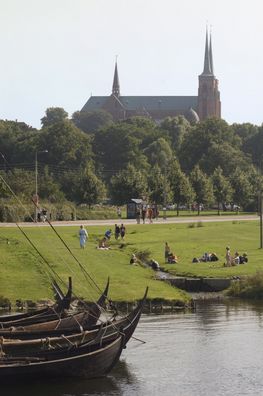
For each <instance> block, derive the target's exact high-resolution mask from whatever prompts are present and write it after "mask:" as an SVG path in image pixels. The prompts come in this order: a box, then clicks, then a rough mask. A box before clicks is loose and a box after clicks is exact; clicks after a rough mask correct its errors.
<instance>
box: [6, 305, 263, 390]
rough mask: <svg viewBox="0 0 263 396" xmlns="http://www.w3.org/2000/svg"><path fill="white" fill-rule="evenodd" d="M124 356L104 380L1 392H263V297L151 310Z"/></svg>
mask: <svg viewBox="0 0 263 396" xmlns="http://www.w3.org/2000/svg"><path fill="white" fill-rule="evenodd" d="M135 336H136V337H138V338H140V339H143V340H145V341H146V344H140V343H139V342H138V341H135V340H131V341H130V342H129V344H128V347H127V349H126V350H124V351H123V354H122V357H121V361H120V362H119V364H118V365H117V367H116V368H115V369H114V370H113V371H112V372H111V374H110V375H109V376H108V377H106V378H101V379H99V380H92V381H90V380H88V381H85V380H79V379H66V380H63V381H61V380H46V381H45V383H41V384H39V383H38V382H37V381H36V382H30V383H26V384H23V385H19V387H18V386H15V385H13V384H12V385H11V384H10V385H9V386H5V387H4V388H3V386H2V387H1V396H88V395H99V396H105V395H110V396H113V395H114V396H115V395H116V396H117V395H118V396H119V395H121V396H122V395H123V396H133V395H134V396H135V395H136V396H137V395H139V396H140V395H142V396H144V395H161V396H170V395H176V396H203V395H204V396H211V395H216V396H217V395H218V396H221V395H222V396H228V395H231V396H235V395H251V396H257V395H258V396H259V395H260V396H262V395H263V376H262V362H263V302H262V303H257V304H252V303H247V302H239V301H227V302H225V303H222V302H218V303H215V302H213V303H207V302H206V303H199V304H198V305H197V310H196V312H194V313H192V312H186V313H178V314H172V315H159V316H156V315H153V316H151V315H149V316H144V317H143V318H142V319H141V322H140V324H139V326H138V329H137V331H136V334H135Z"/></svg>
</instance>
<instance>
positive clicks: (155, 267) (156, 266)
mask: <svg viewBox="0 0 263 396" xmlns="http://www.w3.org/2000/svg"><path fill="white" fill-rule="evenodd" d="M150 266H151V267H152V269H153V270H154V271H160V264H159V263H158V261H156V260H153V259H152V260H151V261H150Z"/></svg>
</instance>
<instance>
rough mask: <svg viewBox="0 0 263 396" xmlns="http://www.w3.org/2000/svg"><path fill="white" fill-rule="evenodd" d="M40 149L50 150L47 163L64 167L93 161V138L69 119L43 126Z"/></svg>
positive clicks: (79, 165) (83, 164)
mask: <svg viewBox="0 0 263 396" xmlns="http://www.w3.org/2000/svg"><path fill="white" fill-rule="evenodd" d="M38 144H39V149H40V150H41V149H45V150H48V153H47V155H46V157H45V161H46V163H47V164H52V165H53V166H56V167H57V166H60V167H64V168H67V169H68V168H71V167H81V166H84V167H85V166H86V164H87V163H91V162H92V158H93V153H92V149H91V139H90V137H89V136H88V135H86V134H85V133H84V132H82V131H80V130H79V129H78V128H76V127H75V125H73V124H72V123H71V122H70V121H69V120H65V121H60V122H57V123H56V124H53V125H50V126H49V127H47V128H43V129H42V131H41V133H40V136H39V143H38Z"/></svg>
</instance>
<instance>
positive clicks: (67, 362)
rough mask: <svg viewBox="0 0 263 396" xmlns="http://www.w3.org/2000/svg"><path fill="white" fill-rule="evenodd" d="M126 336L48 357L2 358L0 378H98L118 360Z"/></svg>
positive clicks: (7, 379) (0, 360)
mask: <svg viewBox="0 0 263 396" xmlns="http://www.w3.org/2000/svg"><path fill="white" fill-rule="evenodd" d="M122 349H123V337H122V336H119V337H118V338H117V339H116V340H114V341H113V342H103V343H102V345H99V344H95V345H91V346H90V345H87V346H86V345H83V346H81V347H78V348H73V349H71V350H68V351H66V352H65V351H58V352H57V354H53V355H52V356H51V355H50V356H49V357H48V356H46V357H21V358H19V357H13V358H2V359H0V379H1V382H3V381H10V380H12V381H17V380H19V379H21V380H26V379H28V378H30V379H31V378H33V377H36V376H37V377H40V376H44V377H47V376H48V377H61V376H62V377H66V376H71V377H72V376H74V377H84V378H96V377H100V376H103V375H105V374H107V373H108V372H109V371H110V370H111V369H112V368H113V366H114V365H115V364H116V363H117V361H118V360H119V357H120V355H121V352H122Z"/></svg>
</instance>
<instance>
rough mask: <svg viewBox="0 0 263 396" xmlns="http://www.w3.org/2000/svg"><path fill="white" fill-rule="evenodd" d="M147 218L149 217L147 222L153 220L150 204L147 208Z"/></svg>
mask: <svg viewBox="0 0 263 396" xmlns="http://www.w3.org/2000/svg"><path fill="white" fill-rule="evenodd" d="M148 219H149V223H152V222H153V210H152V207H151V206H150V207H149V209H148Z"/></svg>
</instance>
